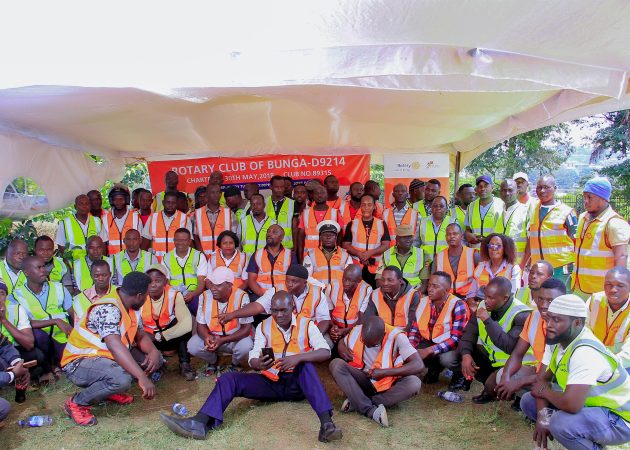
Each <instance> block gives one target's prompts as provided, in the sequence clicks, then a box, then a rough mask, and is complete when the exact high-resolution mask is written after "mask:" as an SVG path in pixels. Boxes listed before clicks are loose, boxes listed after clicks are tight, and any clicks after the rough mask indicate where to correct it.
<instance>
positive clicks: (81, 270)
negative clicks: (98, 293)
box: [72, 256, 114, 291]
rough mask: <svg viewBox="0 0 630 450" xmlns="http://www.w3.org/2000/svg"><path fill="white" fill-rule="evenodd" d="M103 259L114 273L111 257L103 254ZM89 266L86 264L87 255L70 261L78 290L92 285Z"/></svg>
mask: <svg viewBox="0 0 630 450" xmlns="http://www.w3.org/2000/svg"><path fill="white" fill-rule="evenodd" d="M103 260H105V261H107V264H109V270H110V271H111V272H112V273H114V269H113V267H112V265H113V264H112V259H111V258H109V257H107V256H103ZM91 268H92V267H91V266H89V265H88V263H87V257H85V256H84V257H83V258H80V259H77V260H75V261H74V262H73V263H72V273H73V274H74V282H75V284H76V285H77V287H78V288H79V290H80V291H85V290H87V289H89V288H91V287H92V286H94V280H92V274H91V273H90V270H91Z"/></svg>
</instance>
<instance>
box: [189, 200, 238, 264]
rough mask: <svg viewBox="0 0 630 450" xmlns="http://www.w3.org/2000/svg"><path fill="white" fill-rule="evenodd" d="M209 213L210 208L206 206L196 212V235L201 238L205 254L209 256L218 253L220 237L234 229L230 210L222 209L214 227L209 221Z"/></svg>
mask: <svg viewBox="0 0 630 450" xmlns="http://www.w3.org/2000/svg"><path fill="white" fill-rule="evenodd" d="M207 211H208V207H207V206H205V205H204V206H202V207H201V208H199V209H197V210H196V211H195V235H197V236H199V242H200V243H201V248H202V250H203V253H204V254H205V255H206V256H209V255H211V254H212V253H214V252H215V251H216V248H217V246H216V244H217V238H218V237H219V235H220V234H221V233H222V232H224V231H225V230H230V229H231V228H232V211H231V210H230V208H226V207H220V208H219V214H218V216H217V219H216V221H215V223H214V226H212V224H211V223H210V219H208V214H207Z"/></svg>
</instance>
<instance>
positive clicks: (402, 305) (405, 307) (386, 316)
mask: <svg viewBox="0 0 630 450" xmlns="http://www.w3.org/2000/svg"><path fill="white" fill-rule="evenodd" d="M415 293H416V291H415V290H414V289H409V291H408V292H407V293H406V294H405V295H404V296H402V297H399V298H398V300H397V301H396V309H395V311H394V317H392V310H391V309H390V308H389V306H388V305H387V303H386V302H385V299H384V298H383V291H381V289H380V288H379V289H376V290H375V291H374V292H372V296H371V298H370V300H371V301H372V303H373V304H374V306H375V307H376V314H377V315H378V316H379V317H380V318H382V319H383V320H384V321H385V323H386V324H388V325H392V326H394V327H400V328H405V327H406V326H407V320H408V318H409V308H410V306H411V301H412V300H413V296H414V294H415Z"/></svg>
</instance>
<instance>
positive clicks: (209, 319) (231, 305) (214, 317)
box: [199, 288, 246, 336]
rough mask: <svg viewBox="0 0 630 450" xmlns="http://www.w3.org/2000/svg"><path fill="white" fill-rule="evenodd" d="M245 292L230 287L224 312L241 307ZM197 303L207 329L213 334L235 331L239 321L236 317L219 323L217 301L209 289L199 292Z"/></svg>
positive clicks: (223, 334)
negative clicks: (198, 301)
mask: <svg viewBox="0 0 630 450" xmlns="http://www.w3.org/2000/svg"><path fill="white" fill-rule="evenodd" d="M245 295H246V292H245V291H243V290H241V289H237V288H232V293H231V294H230V298H229V299H228V301H227V302H226V303H227V307H226V310H225V311H224V313H231V312H234V311H236V310H238V309H240V308H241V306H242V304H243V297H245ZM200 302H201V303H199V305H200V307H201V313H202V314H203V317H204V318H205V319H206V323H207V324H208V331H209V332H210V333H211V334H213V335H221V336H227V335H230V334H234V333H236V332H237V331H238V330H239V329H240V328H241V325H240V322H239V320H238V319H233V320H230V321H229V322H227V323H225V324H221V323H220V322H219V301H218V300H216V299H214V298H212V294H211V292H210V291H209V290H207V291H204V292H203V294H201V297H200Z"/></svg>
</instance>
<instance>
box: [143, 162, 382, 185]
mask: <svg viewBox="0 0 630 450" xmlns="http://www.w3.org/2000/svg"><path fill="white" fill-rule="evenodd" d="M148 167H149V178H150V179H151V189H152V191H153V193H154V194H155V193H157V192H160V191H163V190H164V175H166V172H168V171H169V170H174V171H175V172H177V173H178V175H179V185H178V188H179V190H180V191H184V192H188V193H193V192H194V191H195V189H196V188H197V187H199V186H205V185H206V184H208V178H209V177H210V174H211V173H212V172H216V171H219V172H222V173H223V185H224V186H229V185H236V186H238V187H239V188H240V189H242V188H243V185H244V184H247V183H258V185H259V187H260V189H268V188H269V180H270V179H271V177H272V176H273V175H281V176H288V177H291V178H293V181H294V182H295V183H296V184H303V183H304V182H306V181H308V180H310V179H313V178H319V179H321V180H322V181H323V180H324V178H325V177H326V176H328V175H335V176H336V177H337V178H339V185H340V186H349V185H350V183H352V182H354V181H360V182H362V183H365V182H366V181H367V180H368V179H369V178H370V156H369V155H341V156H312V155H261V156H253V157H248V158H220V157H209V158H198V159H180V160H171V161H153V162H149V163H148Z"/></svg>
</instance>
